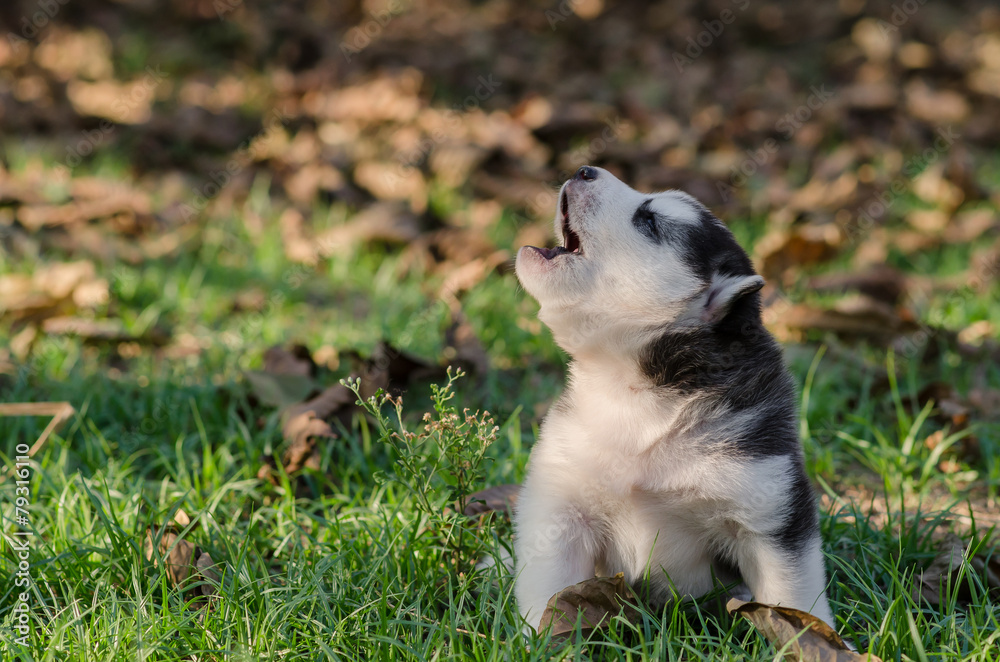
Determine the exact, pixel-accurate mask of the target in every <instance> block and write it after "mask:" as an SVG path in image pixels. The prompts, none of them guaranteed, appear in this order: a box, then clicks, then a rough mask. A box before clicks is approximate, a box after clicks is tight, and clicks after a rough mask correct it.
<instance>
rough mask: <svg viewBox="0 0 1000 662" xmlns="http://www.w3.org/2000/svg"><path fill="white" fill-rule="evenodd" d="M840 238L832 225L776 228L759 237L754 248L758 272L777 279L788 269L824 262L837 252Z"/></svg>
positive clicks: (778, 280)
mask: <svg viewBox="0 0 1000 662" xmlns="http://www.w3.org/2000/svg"><path fill="white" fill-rule="evenodd" d="M840 241H841V236H840V231H839V230H838V229H837V227H836V226H835V225H830V224H827V225H812V226H804V227H800V228H795V229H793V230H776V231H774V232H771V233H770V234H768V235H766V236H765V237H763V238H762V239H761V240H760V241H759V242H757V246H756V247H755V249H754V253H755V256H756V260H757V262H758V263H759V265H760V274H761V275H762V276H763V277H764V278H765V279H766V280H772V281H776V282H780V281H781V279H782V277H783V276H784V275H785V273H786V272H788V271H789V270H791V269H794V268H796V267H804V266H809V265H812V264H817V263H819V262H825V261H826V260H829V259H831V258H832V257H833V256H834V255H836V254H837V251H838V250H839V245H840Z"/></svg>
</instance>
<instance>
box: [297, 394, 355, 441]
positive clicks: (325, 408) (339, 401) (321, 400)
mask: <svg viewBox="0 0 1000 662" xmlns="http://www.w3.org/2000/svg"><path fill="white" fill-rule="evenodd" d="M355 400H356V396H355V395H354V392H353V391H352V390H351V389H349V388H347V387H346V386H344V385H343V384H334V385H333V386H330V387H327V388H325V389H323V391H322V392H321V393H320V394H319V395H317V396H316V397H314V398H311V399H309V400H306V401H305V402H301V403H299V404H296V405H291V406H289V407H286V408H285V409H284V410H283V411H282V415H283V416H284V417H285V418H286V419H288V420H289V421H290V420H292V419H294V418H296V417H298V416H299V415H301V414H304V413H306V412H310V411H311V412H312V413H313V414H314V415H315V416H316V417H317V418H321V419H323V420H329V419H330V418H331V417H332V416H334V415H335V414H343V413H345V410H350V411H353V410H354V402H355ZM285 436H286V437H288V434H285Z"/></svg>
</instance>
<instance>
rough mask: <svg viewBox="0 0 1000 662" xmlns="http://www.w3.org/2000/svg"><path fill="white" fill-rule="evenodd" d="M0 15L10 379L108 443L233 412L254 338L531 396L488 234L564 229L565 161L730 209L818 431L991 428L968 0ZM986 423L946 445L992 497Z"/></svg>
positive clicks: (545, 342) (543, 347) (998, 44)
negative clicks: (85, 401)
mask: <svg viewBox="0 0 1000 662" xmlns="http://www.w3.org/2000/svg"><path fill="white" fill-rule="evenodd" d="M0 21H2V26H3V35H4V36H3V39H0V126H2V135H3V139H2V146H0V148H2V152H0V248H2V252H0V271H2V274H0V338H2V343H0V347H2V348H0V365H2V366H3V370H2V372H3V379H4V381H3V382H2V384H3V388H4V389H5V390H6V391H7V393H6V394H5V395H4V398H5V399H23V400H30V399H40V398H45V399H67V400H71V401H74V402H77V403H79V402H80V401H81V397H80V394H81V393H84V392H86V393H88V394H89V397H91V398H99V397H101V394H110V395H108V401H107V407H106V408H104V407H98V406H95V407H93V416H95V417H96V421H97V423H95V424H96V425H97V427H99V428H100V429H102V430H104V431H105V432H106V433H107V435H108V436H109V437H110V438H112V439H113V442H114V443H115V444H120V445H121V448H122V449H123V450H129V449H133V450H134V448H137V447H141V446H142V445H143V444H144V443H145V441H147V440H148V438H149V434H150V433H148V432H142V433H137V434H134V435H132V436H129V435H128V434H125V433H126V432H128V430H129V429H130V426H131V427H132V428H134V427H136V424H135V423H134V419H135V418H136V416H138V417H139V418H140V419H141V418H142V416H143V415H145V414H142V413H139V414H135V413H131V412H127V411H122V410H119V409H118V407H120V406H121V405H119V404H118V403H119V402H120V401H122V400H124V401H128V402H138V403H145V404H144V405H143V404H140V405H137V406H145V407H147V408H152V407H153V406H154V404H157V403H160V405H161V407H163V405H162V402H164V401H169V400H170V398H171V397H173V396H171V395H169V393H172V392H173V391H170V389H176V388H182V387H183V388H193V389H196V391H195V392H198V393H207V394H209V395H208V396H206V397H210V398H215V400H210V402H217V403H218V404H219V407H220V408H221V409H222V410H225V407H227V406H230V404H229V403H230V402H231V401H232V400H233V399H234V398H235V399H239V398H238V396H240V394H242V393H243V390H242V389H243V386H242V384H243V382H244V373H245V372H246V371H247V370H255V369H258V368H260V367H261V366H264V370H263V371H262V372H265V373H266V372H268V371H269V370H271V368H274V364H273V361H272V362H270V363H269V362H268V358H267V357H266V356H265V354H266V352H267V351H268V349H269V348H272V347H280V348H284V350H283V351H285V352H286V353H287V352H293V353H295V354H296V355H297V356H299V357H300V358H301V359H302V360H304V361H306V363H307V364H308V367H307V368H306V370H307V371H311V374H313V375H315V374H316V371H317V370H325V371H328V373H329V374H330V375H335V376H336V375H344V374H348V373H349V372H351V371H354V372H357V371H358V370H359V369H360V370H362V371H364V370H366V369H371V362H372V361H373V358H372V357H379V356H381V357H382V360H381V363H380V365H381V367H382V368H385V367H386V366H387V365H389V364H390V363H391V364H392V366H396V363H394V362H395V361H397V360H398V359H399V358H400V357H401V356H404V355H405V356H408V357H410V359H412V360H413V361H412V363H413V365H411V366H409V368H412V367H413V366H415V365H419V363H420V361H423V362H425V363H427V364H428V365H430V366H440V365H443V364H444V363H448V362H460V363H463V365H466V366H467V367H469V368H470V370H472V371H474V372H477V373H478V377H477V378H476V381H475V382H474V384H475V389H474V393H473V395H472V396H470V397H473V400H471V401H472V402H475V403H478V404H485V405H488V406H491V407H493V408H494V409H496V410H498V411H500V412H501V413H503V412H507V413H509V412H511V411H514V410H515V408H516V407H517V406H519V405H523V406H527V407H529V408H530V407H534V406H535V405H534V402H535V401H537V402H540V404H539V405H538V407H537V408H536V409H535V410H533V411H531V412H530V414H531V415H530V416H529V419H530V420H534V421H537V420H538V417H539V416H540V415H541V414H543V413H544V409H545V406H546V403H547V402H548V401H550V400H551V398H552V397H553V396H554V394H555V393H557V392H558V389H559V385H560V383H561V373H562V364H563V363H564V361H565V357H564V356H563V355H562V354H561V352H560V351H559V350H558V349H557V348H556V347H555V346H554V344H553V343H552V341H551V339H550V338H549V336H548V335H547V332H546V331H544V330H543V328H542V326H541V325H540V324H539V322H538V321H537V319H536V318H535V312H536V308H535V304H534V302H533V301H531V300H530V298H529V297H527V296H526V295H525V294H524V293H523V291H520V290H519V288H518V286H517V284H516V280H515V279H514V277H513V274H512V273H511V260H512V257H513V254H514V251H516V249H517V247H519V246H521V245H524V244H539V245H540V244H549V245H552V244H553V243H554V241H555V239H554V237H553V236H552V231H551V218H552V216H553V213H554V207H555V195H556V192H557V190H558V187H559V185H560V184H561V182H562V181H563V180H564V179H566V178H567V177H568V176H569V175H570V174H571V173H572V172H573V171H574V170H575V169H576V168H578V167H579V166H580V165H583V164H591V165H598V166H601V167H604V168H607V169H609V170H611V171H612V172H614V173H615V174H616V175H617V176H619V177H620V178H622V179H623V180H624V181H626V182H628V183H629V184H631V185H632V186H633V187H635V188H638V189H642V190H654V189H664V188H679V189H683V190H685V191H687V192H689V193H691V194H692V195H694V196H696V197H698V198H699V199H701V200H702V201H703V202H704V203H705V204H706V205H708V206H709V207H710V208H711V209H712V210H713V211H715V213H716V214H717V215H718V216H719V217H720V218H722V219H724V220H725V221H726V222H727V223H728V224H729V225H730V227H731V228H732V229H733V231H734V232H735V233H736V235H737V238H738V239H739V240H740V241H741V242H742V243H743V244H744V245H745V246H746V247H747V249H748V251H750V252H751V254H752V255H753V257H754V260H755V262H756V264H757V266H758V268H759V270H760V271H761V273H762V274H763V275H764V276H765V277H766V279H767V280H768V288H767V290H766V291H765V294H766V296H765V299H766V304H767V309H766V311H765V319H766V321H767V323H768V325H769V327H770V328H771V329H772V330H773V331H774V332H775V333H776V334H777V335H778V337H779V338H780V339H782V340H783V341H786V342H788V343H790V345H789V347H790V349H789V355H790V357H791V361H792V364H793V369H794V370H795V372H796V375H797V377H798V378H799V380H800V383H802V384H805V382H804V380H805V378H806V375H807V371H808V368H809V366H810V365H814V364H813V360H814V358H816V356H817V354H816V352H817V349H818V348H819V347H823V348H824V349H823V352H825V356H824V357H823V358H822V361H821V363H816V364H815V365H814V367H815V366H816V365H820V366H821V367H822V368H823V369H822V370H818V371H815V375H814V376H813V382H812V383H810V384H809V385H810V386H811V387H813V388H815V389H818V390H819V392H820V393H821V394H823V397H822V398H814V399H813V401H812V403H811V404H809V403H807V404H808V406H810V407H811V409H810V414H811V415H813V416H814V417H815V420H821V421H824V423H823V424H821V425H819V426H818V429H817V424H815V423H813V428H812V429H809V427H808V425H807V426H806V429H805V430H804V431H805V432H807V433H809V434H807V442H808V440H809V439H811V438H813V437H814V438H815V439H816V440H817V443H819V442H822V441H823V440H824V439H826V440H832V439H834V438H835V437H836V435H837V433H838V431H842V430H843V429H844V428H845V426H847V428H848V429H851V426H852V425H860V423H858V421H853V422H852V419H851V418H850V417H851V416H852V415H856V416H860V417H867V418H868V419H870V418H871V417H873V416H875V415H876V413H877V412H878V411H883V412H885V414H886V417H887V419H886V420H891V421H894V422H898V420H897V419H898V416H897V414H896V410H895V408H894V406H893V402H894V400H893V399H892V397H891V395H895V396H898V397H897V398H896V399H897V400H899V401H900V402H902V401H903V399H905V400H906V402H905V404H906V407H907V408H909V409H912V410H913V412H918V411H920V410H921V409H922V408H923V407H924V406H925V405H927V403H931V402H933V403H935V404H934V405H933V406H934V407H935V408H934V410H933V411H934V417H935V420H937V421H938V423H939V424H940V426H942V429H944V430H948V431H951V432H953V431H955V430H964V429H966V428H967V427H968V426H969V425H970V424H973V423H975V422H977V421H978V422H981V423H984V424H990V425H992V423H991V422H993V423H995V415H996V411H997V406H998V405H1000V394H998V391H997V387H998V384H1000V378H998V371H997V364H996V359H997V357H998V355H1000V353H998V345H997V340H998V338H1000V330H998V325H1000V307H998V306H997V305H996V300H997V294H998V288H997V285H996V281H997V278H996V276H997V273H998V272H1000V243H998V220H997V215H996V207H997V205H998V204H1000V194H998V192H1000V158H998V153H997V144H998V140H1000V121H998V120H997V118H998V117H1000V10H998V8H997V7H996V6H995V4H994V3H992V2H985V1H984V2H977V1H971V0H970V1H966V2H955V3H944V2H922V1H921V0H899V1H896V2H889V1H882V2H879V1H873V2H866V1H865V0H840V1H839V2H822V3H805V2H784V1H760V0H717V1H712V2H669V3H645V2H622V3H613V4H612V3H608V4H605V3H604V2H602V1H601V0H563V1H561V2H556V1H552V2H503V1H484V2H469V3H462V2H457V3H456V2H447V3H446V2H434V1H432V0H431V1H419V0H418V1H414V2H410V1H407V0H388V1H379V0H373V1H371V2H360V3H358V2H335V3H330V2H309V1H295V2H261V1H257V0H162V1H156V0H116V1H113V2H102V1H98V0H44V1H42V0H24V1H20V0H19V1H16V2H5V3H4V4H3V7H2V8H0ZM293 345H294V350H292V349H289V348H290V347H293ZM275 351H277V350H275ZM271 356H272V358H274V356H276V355H275V354H273V353H272V355H271ZM282 356H283V355H282ZM890 356H891V361H892V363H888V357H890ZM365 361H368V362H369V363H368V366H367V368H366V367H365ZM359 365H360V366H362V367H361V368H358V367H357V366H359ZM409 368H402V367H399V368H396V367H394V369H395V370H396V374H397V377H398V376H399V375H403V376H408V375H409ZM274 370H278V371H279V372H280V370H281V368H274ZM890 373H892V374H890ZM896 373H898V376H897V374H896ZM324 374H326V373H324ZM897 384H899V385H901V386H900V387H899V388H898V389H897ZM157 389H159V390H157ZM164 389H166V390H164ZM197 389H203V390H202V391H197ZM510 389H514V390H510ZM823 389H826V390H823ZM890 391H892V394H891V395H890ZM897 391H898V392H897ZM151 392H152V393H154V395H149V393H151ZM308 392H309V390H308V388H306V389H304V390H303V391H302V392H301V393H300V392H298V391H296V392H294V393H292V394H284V396H282V397H284V398H285V400H282V398H281V397H278V396H273V394H272V397H270V398H267V397H265V398H264V400H266V401H275V402H278V403H279V404H282V403H283V404H287V402H286V400H287V401H295V400H296V398H298V399H301V396H302V395H303V393H308ZM185 393H188V392H185ZM900 393H901V394H902V395H900ZM95 394H96V395H95ZM188 394H189V393H188ZM514 394H519V397H517V398H514V397H512V395H514ZM258 395H259V394H258ZM251 396H253V394H251ZM942 403H946V405H947V406H944V405H942ZM250 404H251V405H253V404H254V400H253V397H251V402H250ZM78 406H79V405H78ZM880 408H881V409H880ZM165 410H170V409H169V407H166V408H165ZM170 411H173V410H170ZM179 411H180V413H178V414H177V417H176V419H175V417H173V416H171V417H169V421H167V422H162V421H156V420H154V422H153V423H152V424H150V426H148V427H150V429H151V430H153V431H154V432H155V434H154V436H156V435H158V434H161V433H162V434H163V436H164V439H169V438H170V437H171V434H172V433H171V432H169V431H168V427H169V426H172V425H176V426H177V427H178V429H183V427H184V425H185V424H186V422H189V421H188V419H187V418H186V417H187V416H188V415H189V414H190V412H189V411H188V408H187V407H186V406H181V407H179ZM123 419H132V421H133V422H132V423H128V422H123ZM18 425H29V426H30V425H33V424H31V423H18ZM525 425H528V423H527V422H526V423H525ZM526 429H527V428H526ZM856 429H857V430H859V432H858V434H860V430H861V428H856ZM984 429H986V430H993V431H995V427H987V428H984ZM175 431H176V430H175ZM991 434H992V433H990V432H986V433H985V436H984V434H983V433H982V432H980V433H978V434H972V433H971V432H970V433H969V436H967V437H964V441H963V443H962V444H955V445H954V446H953V447H952V448H951V449H950V451H949V453H942V454H939V455H935V456H934V463H939V462H942V463H943V464H937V466H938V468H941V469H943V470H945V471H947V472H951V473H952V474H956V475H957V476H958V477H959V478H964V479H965V482H964V483H963V482H961V481H959V483H958V484H960V485H979V486H980V487H982V488H983V489H985V490H986V492H988V493H989V494H990V495H992V494H994V493H995V489H996V488H995V481H996V480H997V478H998V477H1000V468H998V466H997V462H996V459H995V454H994V453H993V452H992V450H990V449H992V446H990V445H989V444H990V443H991V442H990V439H995V437H994V436H991ZM810 435H811V437H810ZM824 435H825V437H824ZM984 438H985V439H986V441H985V442H984V441H983V439H984ZM130 440H131V441H130ZM925 442H926V444H927V446H926V448H925V451H926V452H927V453H933V449H934V445H935V443H936V442H935V441H934V439H932V438H928V440H924V439H923V436H921V440H920V442H919V443H920V444H924V443H925ZM973 442H975V443H973ZM983 444H986V447H987V450H988V452H984V450H983V448H984V446H983ZM820 448H821V444H819V445H817V449H816V450H815V453H816V457H817V458H820V459H817V462H818V464H816V470H817V471H818V472H820V473H822V472H823V471H824V470H826V471H827V472H828V473H829V474H831V475H832V473H833V470H834V468H835V467H836V466H838V465H837V461H836V460H835V458H833V457H832V456H826V455H823V453H824V452H825V451H822V450H819V449H820ZM959 449H961V450H959ZM848 450H849V449H848ZM831 452H832V451H831ZM823 457H826V460H822V458H823ZM843 457H844V458H845V459H844V463H846V464H856V460H855V459H853V456H852V455H850V454H849V453H847V452H846V451H845V453H844V454H843ZM984 479H985V482H984ZM949 484H950V485H951V484H952V483H949Z"/></svg>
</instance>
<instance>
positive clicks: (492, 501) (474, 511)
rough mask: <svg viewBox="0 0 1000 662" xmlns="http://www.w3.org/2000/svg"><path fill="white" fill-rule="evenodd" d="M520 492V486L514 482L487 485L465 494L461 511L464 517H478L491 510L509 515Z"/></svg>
mask: <svg viewBox="0 0 1000 662" xmlns="http://www.w3.org/2000/svg"><path fill="white" fill-rule="evenodd" d="M520 494H521V486H520V485H518V484H516V483H508V484H505V485H494V486H493V487H487V488H486V489H485V490H479V491H478V492H474V493H473V494H470V495H469V496H467V497H466V498H465V508H464V509H463V511H462V512H463V513H464V514H465V516H466V517H478V516H480V515H485V514H486V513H491V512H495V513H500V514H502V515H507V516H508V517H509V516H510V515H511V513H512V512H513V509H514V506H515V505H517V497H518V496H519V495H520Z"/></svg>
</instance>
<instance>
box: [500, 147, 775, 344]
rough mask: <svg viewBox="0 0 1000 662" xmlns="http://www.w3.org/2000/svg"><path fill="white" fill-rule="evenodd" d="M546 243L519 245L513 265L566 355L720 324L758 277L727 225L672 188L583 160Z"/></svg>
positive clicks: (755, 285)
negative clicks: (651, 186)
mask: <svg viewBox="0 0 1000 662" xmlns="http://www.w3.org/2000/svg"><path fill="white" fill-rule="evenodd" d="M555 230H556V236H561V237H562V239H563V243H562V245H561V246H557V247H555V248H551V249H546V248H536V247H534V246H525V247H523V248H521V249H520V251H518V254H517V262H516V271H517V276H518V279H520V281H521V283H522V284H523V285H524V288H525V289H526V290H527V291H528V292H529V293H530V294H531V295H532V296H533V297H535V299H537V300H538V302H539V303H540V304H541V311H540V312H539V317H540V318H541V320H542V321H543V322H545V324H546V325H548V327H549V328H550V329H552V332H553V335H554V336H555V339H556V341H557V342H558V343H559V344H560V345H561V346H562V347H563V348H564V349H565V350H566V351H568V352H570V354H574V355H576V354H578V353H583V352H588V351H602V350H603V351H606V350H608V349H611V347H609V343H610V344H611V345H614V346H617V347H618V348H619V349H620V350H624V351H625V352H628V351H629V350H638V349H639V348H640V347H641V346H642V345H643V344H644V343H645V342H647V341H648V339H649V338H650V337H651V336H652V335H655V334H658V333H662V332H663V331H664V329H665V328H673V329H676V330H678V331H682V330H684V329H691V330H696V329H699V328H705V327H707V326H712V325H715V324H719V323H721V322H722V321H723V320H725V318H726V317H727V315H729V313H730V310H731V309H732V307H733V306H734V304H735V303H736V302H737V301H739V300H741V299H742V298H744V297H747V296H751V295H753V293H755V292H757V290H759V289H760V288H761V287H762V286H763V285H764V280H763V279H762V278H761V277H760V276H758V275H757V274H756V273H755V272H754V270H753V266H752V265H751V263H750V259H749V258H748V257H747V254H746V252H744V251H743V249H742V248H740V246H739V244H737V243H736V240H735V239H734V238H733V235H732V233H731V232H730V231H729V229H728V228H727V227H726V226H725V225H723V224H722V222H721V221H719V220H718V219H717V218H715V217H714V216H713V215H712V214H711V212H709V211H708V210H707V209H706V208H705V207H704V206H703V205H702V204H701V203H699V202H698V201H697V200H695V199H694V198H692V197H691V196H689V195H687V194H685V193H681V192H679V191H666V192H664V193H654V194H647V193H640V192H639V191H636V190H633V189H632V188H630V187H629V186H627V185H626V184H624V183H623V182H621V181H620V180H618V179H617V178H616V177H615V176H614V175H612V174H611V173H610V172H608V171H606V170H603V169H601V168H594V167H591V166H584V167H582V168H580V169H579V170H578V171H577V173H576V175H575V176H574V177H573V178H572V179H570V180H569V181H567V182H566V183H565V184H563V187H562V190H561V191H560V193H559V203H558V208H557V209H556V217H555Z"/></svg>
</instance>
